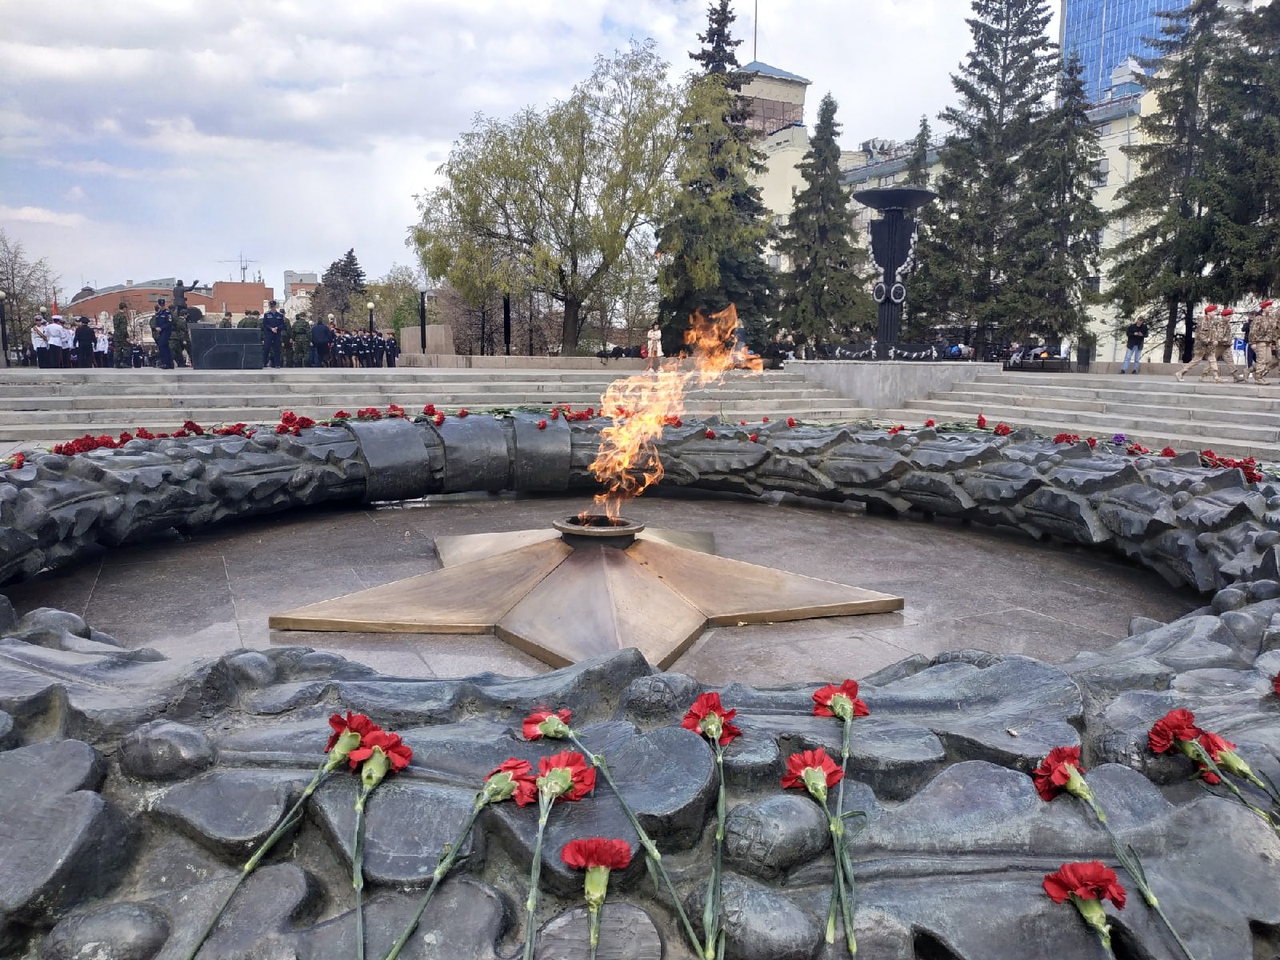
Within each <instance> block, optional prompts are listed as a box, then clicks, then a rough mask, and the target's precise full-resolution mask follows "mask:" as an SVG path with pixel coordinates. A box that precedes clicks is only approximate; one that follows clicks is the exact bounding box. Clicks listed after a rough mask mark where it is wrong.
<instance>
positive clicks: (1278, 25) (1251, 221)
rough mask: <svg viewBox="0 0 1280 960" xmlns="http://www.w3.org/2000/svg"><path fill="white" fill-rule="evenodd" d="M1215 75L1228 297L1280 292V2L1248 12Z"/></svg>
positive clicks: (1221, 267)
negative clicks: (1227, 221) (1226, 221)
mask: <svg viewBox="0 0 1280 960" xmlns="http://www.w3.org/2000/svg"><path fill="white" fill-rule="evenodd" d="M1236 26H1237V27H1238V31H1239V33H1238V41H1236V42H1230V43H1228V44H1226V49H1225V50H1224V51H1223V56H1222V58H1221V60H1220V62H1219V65H1218V67H1217V69H1216V70H1215V71H1214V75H1213V77H1212V81H1211V82H1212V84H1213V90H1212V93H1211V96H1210V103H1211V105H1212V112H1211V113H1210V119H1211V121H1212V122H1213V123H1214V126H1215V128H1217V129H1219V130H1220V131H1221V138H1220V143H1221V147H1222V161H1221V172H1222V179H1221V181H1220V190H1219V196H1218V200H1219V208H1220V209H1226V210H1229V211H1230V214H1231V215H1230V218H1229V219H1230V224H1229V226H1228V228H1227V230H1228V232H1229V234H1230V235H1229V237H1228V238H1227V239H1226V241H1225V244H1224V245H1225V246H1228V247H1229V248H1230V256H1229V257H1225V258H1223V259H1222V260H1221V262H1220V263H1219V264H1218V265H1217V269H1216V271H1215V272H1216V273H1217V274H1218V276H1219V278H1220V279H1221V281H1222V283H1223V286H1224V288H1225V291H1226V292H1224V294H1223V299H1224V300H1227V299H1235V298H1237V297H1240V296H1243V295H1248V294H1253V295H1256V296H1258V297H1259V298H1260V299H1261V298H1263V297H1265V296H1269V295H1271V294H1272V293H1274V292H1275V291H1276V290H1277V289H1280V4H1276V3H1271V4H1269V5H1267V6H1264V7H1260V8H1258V9H1257V10H1256V11H1255V12H1252V13H1245V14H1244V15H1243V16H1242V17H1241V18H1240V19H1239V21H1238V23H1237V24H1236Z"/></svg>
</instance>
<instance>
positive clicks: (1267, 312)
mask: <svg viewBox="0 0 1280 960" xmlns="http://www.w3.org/2000/svg"><path fill="white" fill-rule="evenodd" d="M1277 340H1280V316H1277V315H1276V311H1275V309H1273V307H1272V301H1270V300H1263V301H1262V302H1261V303H1260V304H1258V315H1257V316H1256V317H1254V318H1253V323H1251V324H1250V325H1249V346H1251V347H1253V352H1254V353H1256V354H1257V355H1258V359H1257V360H1255V361H1254V364H1253V382H1254V383H1260V384H1262V385H1263V386H1266V383H1267V370H1269V369H1270V368H1271V365H1272V364H1273V363H1275V362H1276V341H1277Z"/></svg>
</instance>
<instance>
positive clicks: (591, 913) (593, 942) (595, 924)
mask: <svg viewBox="0 0 1280 960" xmlns="http://www.w3.org/2000/svg"><path fill="white" fill-rule="evenodd" d="M587 925H588V927H589V928H590V930H591V939H590V941H589V947H590V953H589V954H588V956H589V958H590V960H596V948H597V947H598V946H599V945H600V908H599V907H598V906H596V905H595V904H591V905H589V906H588V907H587Z"/></svg>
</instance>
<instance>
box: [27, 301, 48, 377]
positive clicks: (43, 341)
mask: <svg viewBox="0 0 1280 960" xmlns="http://www.w3.org/2000/svg"><path fill="white" fill-rule="evenodd" d="M31 349H32V350H34V351H35V354H36V366H37V367H39V368H40V369H41V370H47V369H48V367H49V324H48V323H47V322H46V321H45V319H44V316H43V315H41V316H39V317H37V318H36V322H35V323H33V324H32V325H31Z"/></svg>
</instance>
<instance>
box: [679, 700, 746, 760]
mask: <svg viewBox="0 0 1280 960" xmlns="http://www.w3.org/2000/svg"><path fill="white" fill-rule="evenodd" d="M737 715H738V711H737V710H726V709H725V708H724V707H723V705H721V703H720V694H718V693H704V694H701V695H699V697H698V699H697V700H695V701H693V706H691V707H690V708H689V712H688V713H686V714H685V715H684V719H683V720H681V721H680V726H682V727H684V728H685V729H686V730H692V731H693V732H694V733H696V734H698V735H699V736H703V737H706V738H707V739H708V740H711V741H713V742H716V743H719V744H720V746H722V747H727V746H728V745H729V744H731V743H732V742H733V741H734V739H735V738H736V737H740V736H742V731H741V730H740V729H739V728H738V727H737V726H735V725H734V724H732V723H730V722H729V721H731V720H732V719H733V718H734V717H736V716H737Z"/></svg>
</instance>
